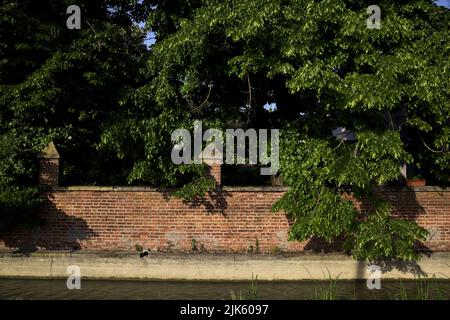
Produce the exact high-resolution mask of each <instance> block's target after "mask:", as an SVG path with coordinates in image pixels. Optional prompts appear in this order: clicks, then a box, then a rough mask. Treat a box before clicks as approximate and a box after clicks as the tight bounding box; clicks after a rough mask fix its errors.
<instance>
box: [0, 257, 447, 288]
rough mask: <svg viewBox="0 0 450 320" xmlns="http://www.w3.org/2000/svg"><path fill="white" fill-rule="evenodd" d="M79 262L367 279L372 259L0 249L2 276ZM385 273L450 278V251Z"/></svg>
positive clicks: (113, 268)
mask: <svg viewBox="0 0 450 320" xmlns="http://www.w3.org/2000/svg"><path fill="white" fill-rule="evenodd" d="M73 265H76V266H79V267H80V270H81V276H82V277H83V278H91V279H139V280H143V279H148V280H217V281H230V280H249V279H251V278H252V275H253V276H257V277H258V280H280V281H281V280H324V279H329V278H330V277H331V278H339V279H348V280H352V279H367V277H368V276H369V275H370V274H369V271H368V266H369V263H367V262H361V261H355V260H353V259H352V258H350V257H347V256H345V255H340V254H323V255H322V254H304V255H292V256H289V255H243V254H242V255H240V254H163V253H150V254H149V255H148V256H147V257H144V258H142V259H141V258H139V255H138V254H136V253H113V252H110V253H107V252H75V253H74V252H35V253H32V254H29V255H24V254H16V253H11V252H0V277H14V278H67V277H68V275H69V273H68V272H67V268H68V267H69V266H73ZM378 265H379V267H380V268H381V270H382V273H383V274H382V278H384V279H414V278H418V277H428V278H436V279H450V253H434V254H433V255H432V256H430V257H423V258H422V259H421V260H420V261H419V262H418V263H417V264H415V263H401V264H390V263H379V264H378Z"/></svg>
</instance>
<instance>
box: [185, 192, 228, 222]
mask: <svg viewBox="0 0 450 320" xmlns="http://www.w3.org/2000/svg"><path fill="white" fill-rule="evenodd" d="M207 194H208V196H207V197H201V198H200V197H197V198H195V199H194V200H193V201H183V202H184V203H185V204H188V205H189V208H190V209H197V208H200V207H202V206H203V207H204V208H205V210H206V211H207V212H208V213H210V214H214V213H219V214H222V215H224V216H226V213H225V210H226V209H227V208H228V202H227V197H232V194H231V193H230V192H227V191H224V190H222V189H217V190H214V191H210V192H208V193H207Z"/></svg>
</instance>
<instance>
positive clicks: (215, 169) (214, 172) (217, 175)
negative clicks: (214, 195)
mask: <svg viewBox="0 0 450 320" xmlns="http://www.w3.org/2000/svg"><path fill="white" fill-rule="evenodd" d="M208 151H210V152H207V153H206V154H203V152H202V153H200V159H202V161H203V163H205V164H207V165H208V171H207V175H208V176H210V177H212V178H213V179H214V181H216V187H217V188H220V187H221V186H222V163H223V155H222V152H221V151H220V150H218V149H212V150H208Z"/></svg>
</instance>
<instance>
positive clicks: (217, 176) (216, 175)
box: [208, 164, 222, 187]
mask: <svg viewBox="0 0 450 320" xmlns="http://www.w3.org/2000/svg"><path fill="white" fill-rule="evenodd" d="M208 176H210V177H211V178H213V179H214V181H216V187H220V186H221V185H222V166H221V165H220V164H212V165H208Z"/></svg>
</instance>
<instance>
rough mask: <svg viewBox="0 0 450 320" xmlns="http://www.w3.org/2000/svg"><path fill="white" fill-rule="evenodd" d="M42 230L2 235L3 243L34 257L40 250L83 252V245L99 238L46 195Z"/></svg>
mask: <svg viewBox="0 0 450 320" xmlns="http://www.w3.org/2000/svg"><path fill="white" fill-rule="evenodd" d="M43 197H44V201H43V204H42V207H41V209H40V215H39V218H40V219H41V222H40V223H39V226H37V227H34V228H27V227H23V226H18V227H16V228H14V229H12V230H9V231H6V232H2V233H0V242H3V244H4V246H6V247H7V248H12V249H16V252H20V253H31V252H34V251H37V250H42V249H45V250H71V251H72V250H80V249H81V247H82V246H81V242H82V241H86V240H89V239H90V238H91V237H94V236H96V235H97V234H96V233H95V232H94V231H93V230H92V229H91V228H89V227H88V225H87V223H86V221H84V220H83V219H81V218H77V217H74V216H69V215H67V214H66V213H65V212H63V211H62V210H60V209H58V208H57V207H56V206H55V204H54V196H53V195H52V194H51V193H46V194H43Z"/></svg>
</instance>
